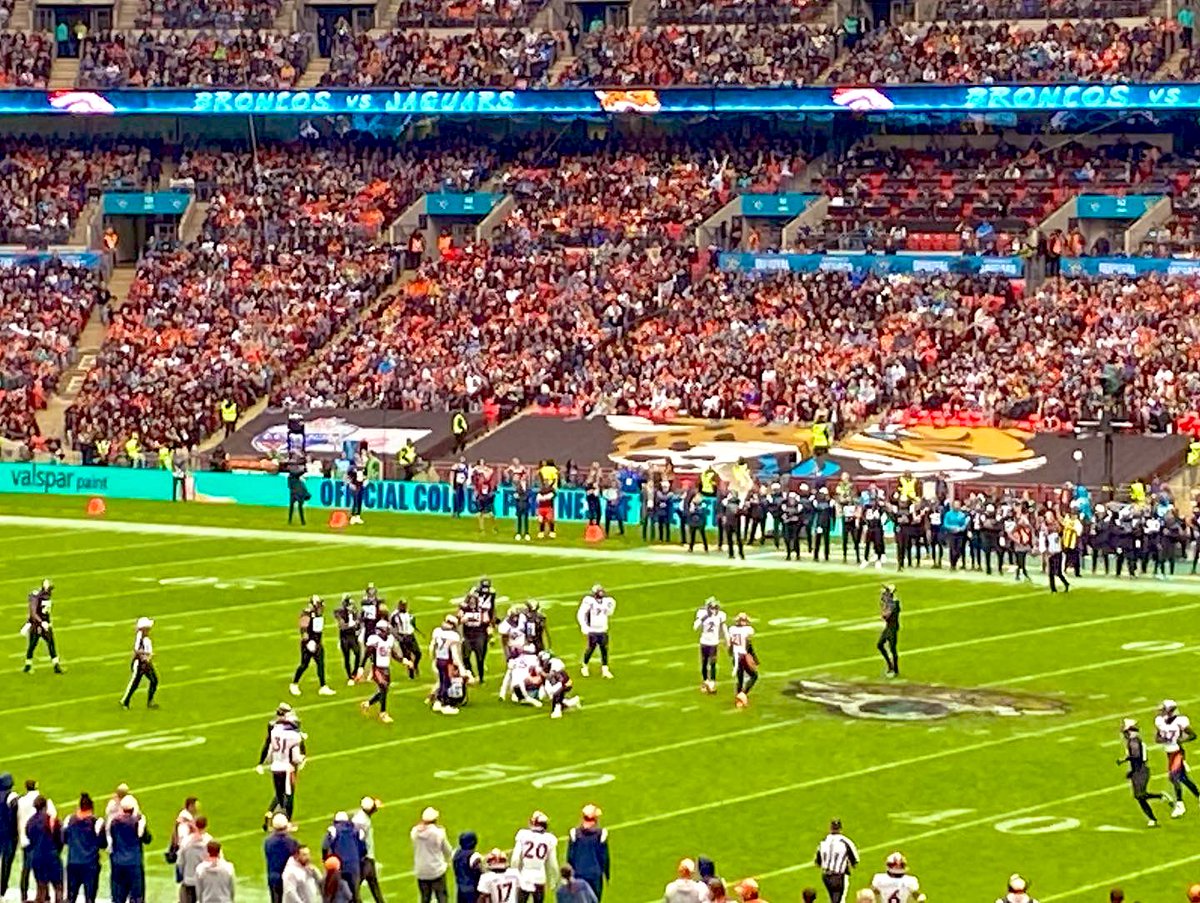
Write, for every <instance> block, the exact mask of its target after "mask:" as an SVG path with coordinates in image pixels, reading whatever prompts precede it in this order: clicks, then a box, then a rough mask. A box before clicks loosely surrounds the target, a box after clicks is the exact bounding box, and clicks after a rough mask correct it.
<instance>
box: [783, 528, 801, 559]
mask: <svg viewBox="0 0 1200 903" xmlns="http://www.w3.org/2000/svg"><path fill="white" fill-rule="evenodd" d="M783 548H784V550H785V551H786V552H787V560H788V561H791V560H792V556H793V555H795V556H796V558H797V559H799V558H800V524H799V522H798V521H784V522H783Z"/></svg>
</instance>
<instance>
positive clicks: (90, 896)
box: [67, 862, 100, 903]
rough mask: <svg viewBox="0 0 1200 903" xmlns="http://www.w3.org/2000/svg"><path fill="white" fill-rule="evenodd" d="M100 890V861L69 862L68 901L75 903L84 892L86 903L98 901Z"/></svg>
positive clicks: (68, 902)
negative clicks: (97, 895)
mask: <svg viewBox="0 0 1200 903" xmlns="http://www.w3.org/2000/svg"><path fill="white" fill-rule="evenodd" d="M99 890H100V863H99V862H89V863H85V864H71V863H67V903H75V901H76V900H77V899H78V898H79V894H80V893H82V894H83V899H84V900H85V901H86V903H96V894H97V893H98V892H99Z"/></svg>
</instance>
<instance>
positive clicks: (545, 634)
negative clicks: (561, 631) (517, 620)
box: [523, 599, 550, 652]
mask: <svg viewBox="0 0 1200 903" xmlns="http://www.w3.org/2000/svg"><path fill="white" fill-rule="evenodd" d="M523 614H524V615H525V641H526V642H527V643H533V645H534V646H536V647H537V649H538V651H539V652H540V651H541V650H543V649H546V648H547V647H549V645H550V625H549V624H547V623H546V613H545V612H543V611H542V603H541V602H539V601H538V600H537V599H530V600H529V601H528V602H526V603H525V611H524V612H523Z"/></svg>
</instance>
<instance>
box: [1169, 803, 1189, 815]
mask: <svg viewBox="0 0 1200 903" xmlns="http://www.w3.org/2000/svg"><path fill="white" fill-rule="evenodd" d="M1185 812H1187V806H1185V805H1184V804H1183V800H1176V801H1175V805H1174V806H1172V807H1171V818H1181V817H1182V816H1183V813H1185Z"/></svg>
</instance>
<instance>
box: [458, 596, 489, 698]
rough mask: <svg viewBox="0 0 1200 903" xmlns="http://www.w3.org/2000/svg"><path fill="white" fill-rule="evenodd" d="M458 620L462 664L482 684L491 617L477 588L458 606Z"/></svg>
mask: <svg viewBox="0 0 1200 903" xmlns="http://www.w3.org/2000/svg"><path fill="white" fill-rule="evenodd" d="M458 620H459V623H460V624H462V631H463V645H464V646H465V647H466V649H465V651H464V653H463V664H464V665H465V666H466V668H467V670H468V671H472V672H474V676H475V679H476V680H478V681H479V682H480V683H483V669H484V661H485V660H486V659H487V651H488V637H490V636H491V632H492V616H491V610H490V608H488V607H486V604H485V602H484V599H483V598H482V597H481V596H480V594H479V590H478V588H476V589H472V590H471V591H470V592H469V593H467V595H466V597H465V598H464V599H463V600H462V603H461V604H460V605H459V606H458Z"/></svg>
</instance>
